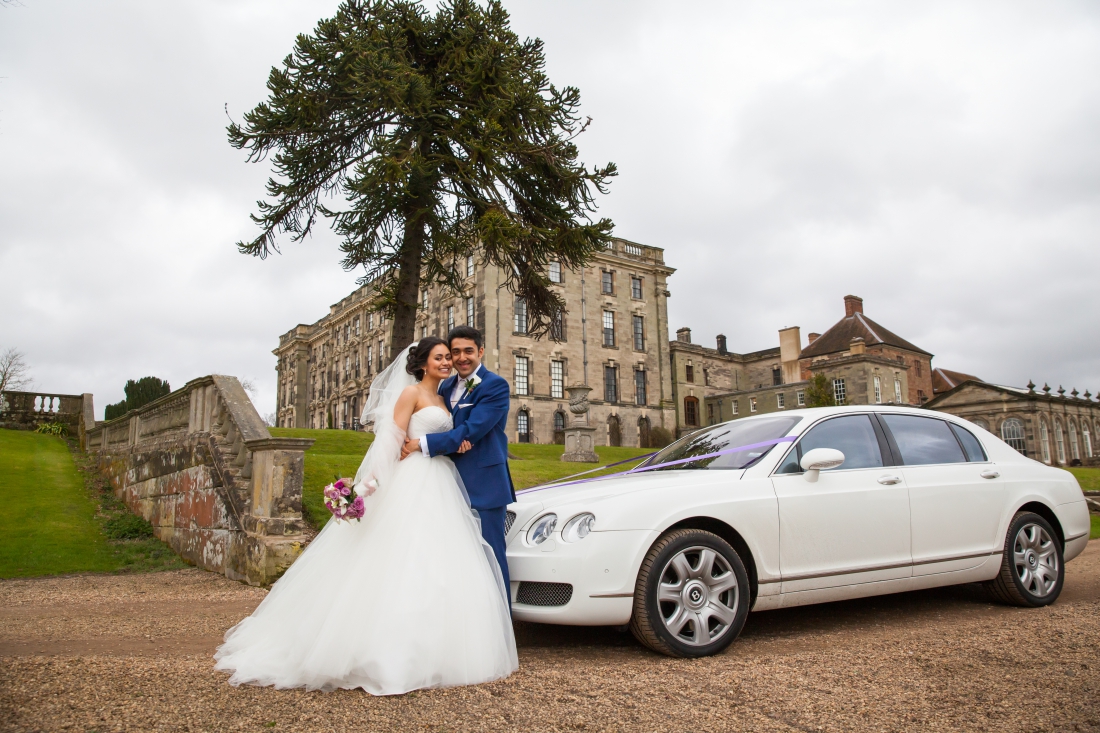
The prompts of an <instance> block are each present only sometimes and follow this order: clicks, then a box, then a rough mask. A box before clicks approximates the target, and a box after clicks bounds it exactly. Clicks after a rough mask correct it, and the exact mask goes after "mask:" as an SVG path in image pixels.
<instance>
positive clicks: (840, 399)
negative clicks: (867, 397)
mask: <svg viewBox="0 0 1100 733" xmlns="http://www.w3.org/2000/svg"><path fill="white" fill-rule="evenodd" d="M847 397H848V392H847V390H846V389H845V387H844V380H843V379H834V380H833V399H834V400H836V403H837V404H838V405H843V404H844V400H845V399H846V398H847Z"/></svg>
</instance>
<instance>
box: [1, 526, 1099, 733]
mask: <svg viewBox="0 0 1100 733" xmlns="http://www.w3.org/2000/svg"><path fill="white" fill-rule="evenodd" d="M263 594H264V591H262V590H258V589H255V588H248V587H246V586H242V585H239V584H237V583H234V582H230V581H228V580H226V579H225V578H223V577H220V576H217V575H213V574H211V573H206V572H202V571H199V570H182V571H174V572H166V573H157V574H150V575H140V576H79V577H68V578H54V579H39V580H8V581H2V582H0V656H2V657H3V658H4V659H3V663H2V665H0V729H2V730H12V731H32V730H76V731H92V730H94V731H100V732H103V731H113V730H141V731H145V730H196V731H198V730H219V731H220V730H257V731H259V730H272V729H274V730H289V731H309V730H318V731H321V730H325V731H328V730H430V731H443V730H482V729H485V730H511V729H524V730H534V731H544V730H603V729H612V730H647V731H649V730H692V731H706V730H754V731H756V730H792V729H793V730H800V731H805V730H857V729H858V730H916V729H930V728H936V729H941V730H977V729H984V730H997V731H1041V730H1052V731H1053V730H1082V731H1093V730H1094V731H1100V541H1094V542H1091V543H1090V544H1089V547H1088V549H1087V550H1086V551H1085V554H1084V555H1083V556H1081V557H1080V558H1078V559H1077V560H1075V561H1074V562H1072V563H1070V564H1069V565H1068V566H1067V572H1066V586H1065V590H1064V591H1063V593H1062V597H1061V599H1060V600H1059V601H1058V603H1056V604H1055V605H1054V606H1053V607H1050V608H1044V609H1038V610H1024V609H1017V608H1008V607H1004V606H998V605H993V604H991V603H990V602H989V601H987V600H986V598H985V596H984V595H983V593H982V591H981V589H980V588H979V587H976V586H959V587H955V588H946V589H939V590H932V591H921V592H915V593H906V594H901V595H894V596H886V597H882V598H872V599H866V600H860V601H847V602H843V603H833V604H828V605H824V606H810V607H807V608H797V609H789V610H783V611H769V612H764V613H759V614H752V615H750V617H749V622H748V625H747V626H746V627H745V631H744V633H743V635H742V637H741V639H740V640H738V641H737V642H736V643H735V644H733V646H731V647H730V649H729V650H728V651H727V652H726V653H724V654H722V655H720V656H717V657H712V658H708V659H700V660H691V661H686V660H674V659H667V658H664V657H658V656H656V655H654V654H652V653H650V652H648V651H646V650H645V649H643V648H642V647H641V646H639V645H638V644H637V643H636V642H635V641H634V640H633V638H632V637H631V636H630V635H629V634H624V633H619V632H617V631H615V630H613V629H604V628H600V629H581V628H567V627H549V626H537V625H533V624H520V623H517V625H516V633H517V638H518V640H519V645H520V670H519V672H517V673H516V674H514V675H513V676H512V677H510V678H509V679H507V680H504V681H501V682H497V683H494V684H490V685H483V686H480V687H469V688H459V689H451V690H439V691H431V692H420V693H411V694H409V695H404V696H400V697H389V698H372V697H370V696H369V695H366V694H364V693H362V692H357V691H340V692H335V693H330V694H324V693H309V692H302V691H283V692H279V691H275V690H270V689H257V688H241V689H234V688H232V687H229V686H228V685H227V684H226V683H225V679H226V678H225V676H224V675H223V674H221V673H217V672H214V671H213V669H212V660H211V657H210V655H211V654H212V653H213V651H214V648H215V647H216V646H217V644H218V642H219V640H220V636H221V634H222V632H223V631H224V630H225V629H226V628H228V627H229V626H231V625H232V624H233V623H235V622H236V621H238V620H239V619H241V618H242V617H244V616H245V615H247V614H248V613H249V612H250V611H251V609H252V608H254V607H255V605H256V604H257V603H258V602H259V601H260V599H261V598H262V597H263Z"/></svg>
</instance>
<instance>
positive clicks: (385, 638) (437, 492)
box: [214, 454, 518, 695]
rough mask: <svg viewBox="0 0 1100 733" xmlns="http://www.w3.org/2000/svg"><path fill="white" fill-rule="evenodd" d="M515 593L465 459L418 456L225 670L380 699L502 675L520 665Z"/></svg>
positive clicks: (239, 645) (285, 582)
mask: <svg viewBox="0 0 1100 733" xmlns="http://www.w3.org/2000/svg"><path fill="white" fill-rule="evenodd" d="M504 593H505V589H504V587H503V581H502V580H501V574H500V569H499V567H498V566H497V563H496V560H495V558H494V556H493V553H492V550H491V549H490V548H489V546H488V544H486V543H485V541H484V540H483V539H482V537H481V529H480V526H479V524H478V520H477V514H476V513H474V512H473V511H472V510H471V509H470V508H469V506H468V504H467V503H466V499H465V497H464V493H463V491H462V489H461V479H459V478H458V473H457V471H456V470H455V468H454V464H453V463H451V461H450V460H449V459H447V458H427V457H425V456H423V455H420V454H413V455H411V456H410V457H409V458H408V459H406V460H405V461H402V462H401V463H400V464H399V465H398V467H397V469H396V470H395V471H394V473H393V475H392V476H391V477H390V479H389V480H388V481H386V482H385V484H384V485H382V486H380V487H379V489H378V491H377V492H376V493H375V494H374V495H373V496H371V497H369V498H368V499H367V513H366V516H364V517H363V519H362V521H361V522H351V523H337V522H335V521H329V523H328V524H327V525H326V526H325V528H324V529H323V530H322V531H321V533H320V534H319V535H318V536H317V538H316V539H315V540H314V541H313V542H312V543H311V544H310V545H309V547H308V548H307V549H306V551H305V552H304V553H302V556H301V557H300V558H298V560H297V561H296V562H295V563H294V564H293V565H292V566H291V567H290V569H289V570H287V572H286V574H284V575H283V577H282V578H281V579H280V580H279V581H278V582H277V583H276V584H275V585H274V587H273V588H272V589H271V592H270V593H269V594H268V595H267V597H266V598H265V599H264V600H263V602H262V603H261V604H260V606H259V607H258V608H257V609H256V611H255V612H254V613H253V614H252V615H251V616H249V617H248V618H246V619H245V620H244V621H242V622H241V623H239V624H237V625H236V626H234V627H233V628H232V629H230V630H229V631H228V632H226V635H225V643H224V644H222V646H220V647H219V648H218V651H217V653H216V654H215V655H214V658H215V659H216V660H217V664H216V668H217V669H220V670H225V671H230V672H232V673H233V674H232V676H231V677H230V679H229V682H230V684H233V685H240V684H253V685H273V686H275V687H277V688H296V687H304V688H307V689H311V690H333V689H337V688H349V689H350V688H356V687H361V688H363V689H364V690H366V691H367V692H369V693H371V694H374V695H394V694H400V693H404V692H408V691H410V690H415V689H421V688H432V687H451V686H455V685H469V684H477V683H480V682H488V681H491V680H496V679H500V678H502V677H507V676H508V675H509V674H511V673H512V672H513V671H515V669H516V668H517V667H518V661H517V657H516V644H515V638H514V636H513V633H512V623H511V616H510V614H509V610H508V603H507V597H506V596H505V595H504Z"/></svg>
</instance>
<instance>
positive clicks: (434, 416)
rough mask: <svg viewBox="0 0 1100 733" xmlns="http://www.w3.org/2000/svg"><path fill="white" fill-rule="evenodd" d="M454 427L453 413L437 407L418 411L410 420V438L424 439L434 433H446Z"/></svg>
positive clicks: (432, 406) (433, 406)
mask: <svg viewBox="0 0 1100 733" xmlns="http://www.w3.org/2000/svg"><path fill="white" fill-rule="evenodd" d="M453 427H454V421H453V420H451V413H449V412H447V411H446V410H444V409H443V408H442V407H439V406H437V405H431V406H430V407H425V408H424V409H423V410H417V411H416V412H414V413H413V415H412V417H411V418H410V419H409V430H408V436H409V437H410V438H423V437H424V436H425V435H431V434H432V433H445V432H447V431H448V430H450V429H451V428H453Z"/></svg>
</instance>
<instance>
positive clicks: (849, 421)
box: [778, 415, 883, 473]
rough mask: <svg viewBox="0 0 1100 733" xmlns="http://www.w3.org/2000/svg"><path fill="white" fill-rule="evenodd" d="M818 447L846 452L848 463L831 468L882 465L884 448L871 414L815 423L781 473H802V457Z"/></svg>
mask: <svg viewBox="0 0 1100 733" xmlns="http://www.w3.org/2000/svg"><path fill="white" fill-rule="evenodd" d="M814 448H835V449H836V450H838V451H840V452H841V453H843V454H844V463H843V464H842V465H841V466H839V467H838V468H831V469H827V470H830V471H836V470H850V469H853V468H876V467H879V466H882V465H883V464H882V451H881V450H879V445H878V438H877V437H876V436H875V428H874V426H873V425H872V423H871V416H870V415H845V416H843V417H834V418H832V419H830V420H826V421H825V422H823V423H820V424H818V425H815V426H814V427H813V428H812V429H811V430H810V431H809V432H808V433H806V435H804V436H803V437H802V439H801V440H799V441H798V444H797V445H795V447H794V450H792V451H791V452H790V453H788V454H787V457H786V458H785V459H783V463H782V465H780V467H779V470H778V473H801V472H802V467H801V466H800V465H799V462H800V461H801V460H802V456H804V455H806V454H807V453H809V452H810V451H812V450H813V449H814Z"/></svg>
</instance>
